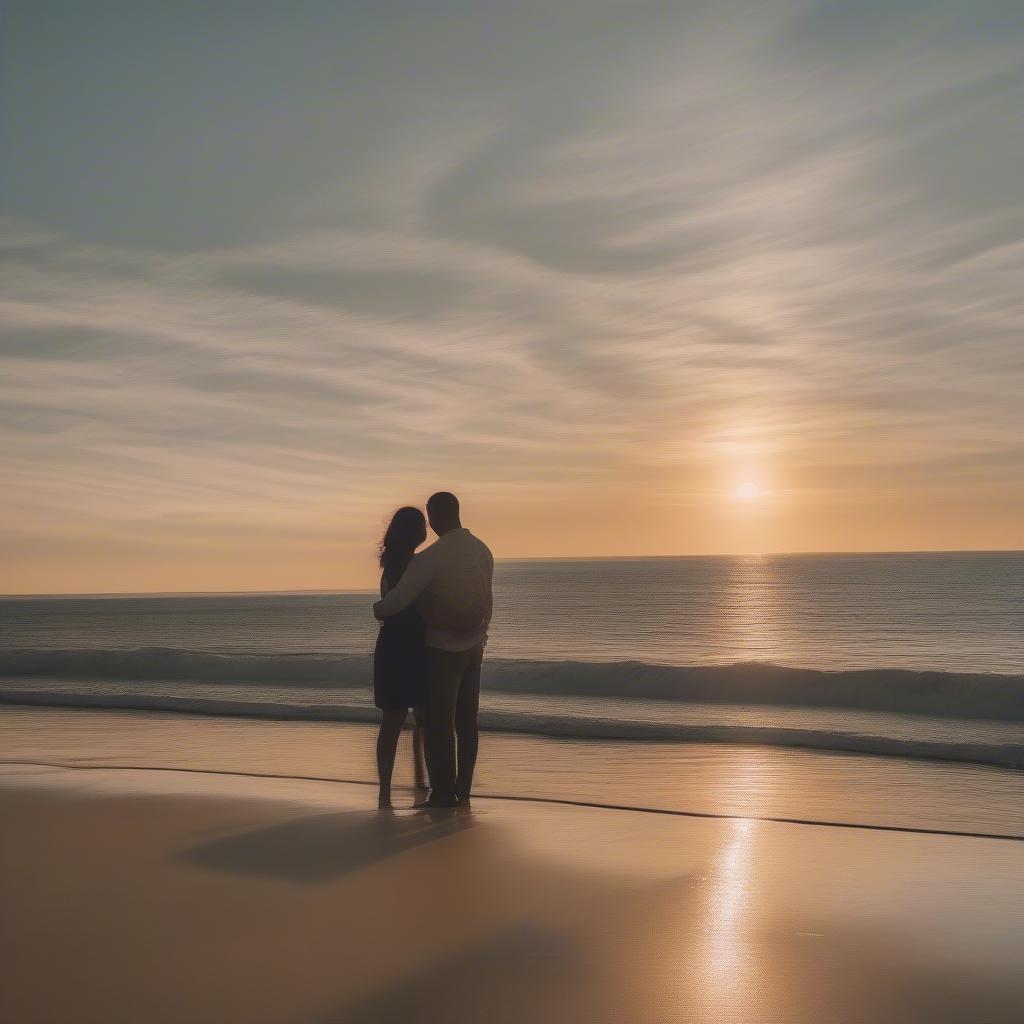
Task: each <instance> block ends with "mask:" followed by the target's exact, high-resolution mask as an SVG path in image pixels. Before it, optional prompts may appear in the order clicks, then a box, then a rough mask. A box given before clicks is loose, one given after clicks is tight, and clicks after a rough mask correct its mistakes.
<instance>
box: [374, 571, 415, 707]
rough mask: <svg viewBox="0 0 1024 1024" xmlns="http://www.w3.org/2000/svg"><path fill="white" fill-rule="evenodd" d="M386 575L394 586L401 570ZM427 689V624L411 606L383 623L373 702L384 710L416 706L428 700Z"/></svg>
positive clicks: (378, 643) (375, 668)
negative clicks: (395, 576)
mask: <svg viewBox="0 0 1024 1024" xmlns="http://www.w3.org/2000/svg"><path fill="white" fill-rule="evenodd" d="M385 579H386V583H387V588H388V590H390V589H392V588H393V587H394V586H395V584H396V583H398V580H399V579H401V573H399V574H398V576H397V578H396V579H394V580H391V579H388V578H387V577H385ZM426 693H427V644H426V638H425V627H424V624H423V620H422V619H421V618H420V616H419V613H418V612H417V611H416V608H415V607H413V606H410V607H408V608H406V609H405V611H404V612H399V613H398V614H397V615H392V616H391V617H390V618H387V619H385V620H384V621H383V622H382V623H381V627H380V633H379V634H378V635H377V646H376V648H374V652H373V702H374V704H376V705H377V707H379V708H380V709H381V710H382V711H393V710H396V709H401V708H415V707H420V706H421V705H422V704H424V703H425V702H426Z"/></svg>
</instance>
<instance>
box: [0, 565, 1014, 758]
mask: <svg viewBox="0 0 1024 1024" xmlns="http://www.w3.org/2000/svg"><path fill="white" fill-rule="evenodd" d="M1022 598H1024V552H980V553H975V552H971V553H967V552H955V553H920V554H843V555H771V556H750V557H700V558H696V557H680V558H645V559H627V558H616V559H571V560H531V561H525V560H524V561H504V562H499V564H498V566H497V568H496V574H495V616H494V622H493V627H492V631H491V637H490V640H489V643H488V648H487V661H486V667H485V675H484V689H485V692H484V695H483V704H482V717H483V723H484V725H485V726H488V727H490V728H494V729H503V730H508V731H514V732H525V733H536V734H548V735H558V736H566V737H574V738H605V739H630V740H642V739H651V740H654V739H658V740H672V739H675V740H681V739H697V740H711V741H725V742H744V743H758V744H772V745H784V746H802V747H814V748H819V749H834V750H847V751H857V752H870V753H876V754H898V755H912V756H924V757H937V758H945V759H956V760H966V761H978V762H985V763H990V764H998V765H1009V766H1022V765H1024V609H1022ZM373 599H374V595H373V594H371V593H369V592H360V593H340V592H339V593H321V592H318V593H268V594H174V595H138V596H106V595H97V596H46V597H8V598H2V599H0V702H5V703H9V704H10V703H19V704H36V705H51V706H66V707H128V708H142V709H152V710H166V711H179V712H202V713H208V714H230V715H245V716H258V717H266V718H291V719H337V720H355V721H371V720H373V719H374V718H375V716H376V712H375V709H374V708H373V707H372V702H371V698H370V692H369V686H370V679H371V672H372V662H371V657H370V653H371V651H372V648H373V641H374V636H375V632H376V623H375V622H374V620H373V617H372V614H371V612H370V605H371V603H372V601H373Z"/></svg>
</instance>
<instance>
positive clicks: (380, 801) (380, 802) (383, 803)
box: [377, 793, 391, 810]
mask: <svg viewBox="0 0 1024 1024" xmlns="http://www.w3.org/2000/svg"><path fill="white" fill-rule="evenodd" d="M377 806H378V807H379V808H380V809H381V810H387V809H390V808H391V794H390V793H381V794H380V796H379V797H377Z"/></svg>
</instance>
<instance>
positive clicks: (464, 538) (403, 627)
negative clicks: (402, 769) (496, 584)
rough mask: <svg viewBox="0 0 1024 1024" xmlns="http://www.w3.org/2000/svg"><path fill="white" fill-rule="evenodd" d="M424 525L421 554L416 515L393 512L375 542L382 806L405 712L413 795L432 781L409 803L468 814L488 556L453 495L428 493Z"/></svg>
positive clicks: (488, 605) (487, 612)
mask: <svg viewBox="0 0 1024 1024" xmlns="http://www.w3.org/2000/svg"><path fill="white" fill-rule="evenodd" d="M427 519H429V521H430V528H431V529H432V530H433V531H434V533H436V534H437V540H436V541H435V542H434V543H433V544H431V545H430V547H427V548H424V549H423V551H421V552H420V553H419V554H416V549H417V548H418V547H419V546H420V545H421V544H422V543H423V542H424V541H425V540H426V539H427V525H426V521H425V520H424V516H423V513H422V512H421V511H420V510H419V509H418V508H412V507H405V508H400V509H399V510H398V511H397V512H395V514H394V516H392V518H391V522H390V524H389V525H388V528H387V530H386V531H385V533H384V539H383V540H382V541H381V545H380V567H381V570H382V575H381V580H380V600H379V601H378V602H377V603H376V604H375V605H374V606H373V614H374V615H375V616H376V618H378V619H379V620H381V628H380V634H379V635H378V637H377V646H376V649H375V651H374V657H373V692H374V703H375V704H376V705H377V707H379V708H380V709H381V711H382V713H383V718H382V720H381V725H380V733H379V734H378V736H377V772H378V775H379V777H380V801H379V803H380V806H381V807H390V806H391V776H392V773H393V771H394V766H395V752H396V750H397V749H398V738H399V736H400V735H401V732H402V728H403V726H404V725H405V720H406V717H407V715H408V713H409V709H410V708H412V709H413V714H414V715H415V720H416V728H415V730H414V732H413V754H414V762H415V766H416V786H417V789H420V790H425V789H426V775H428V774H429V777H430V795H429V797H427V798H426V799H425V800H424V801H423V802H422V803H418V804H416V806H417V807H459V806H462V807H468V806H469V800H470V795H471V791H472V788H473V769H474V767H475V766H476V755H477V746H478V729H477V712H478V710H479V705H480V665H481V662H482V660H483V651H484V644H485V642H486V640H487V627H488V625H489V624H490V621H491V613H492V610H493V601H492V596H491V580H492V577H493V575H494V558H493V556H492V555H491V552H490V550H489V549H488V547H487V545H486V544H484V542H483V541H481V540H479V539H478V538H476V537H474V536H473V534H471V533H470V532H469V530H467V529H466V528H465V527H464V526H463V525H462V522H461V520H460V518H459V501H458V499H457V498H456V497H455V495H454V494H450V493H449V492H448V491H439V492H438V493H437V494H434V495H431V497H430V500H429V501H428V502H427ZM424 755H425V760H426V766H425V767H426V771H424Z"/></svg>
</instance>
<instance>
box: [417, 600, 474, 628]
mask: <svg viewBox="0 0 1024 1024" xmlns="http://www.w3.org/2000/svg"><path fill="white" fill-rule="evenodd" d="M416 611H418V612H419V613H420V616H421V617H422V619H423V621H424V622H425V623H426V624H427V625H428V626H432V627H433V628H434V629H444V630H447V631H450V632H452V633H471V632H472V631H473V630H476V629H479V628H480V624H481V622H482V621H483V610H482V609H481V608H479V607H472V608H468V609H467V608H456V607H455V605H453V604H449V603H448V602H447V601H445V600H444V599H443V598H440V597H438V596H437V594H433V593H431V592H430V591H429V590H427V591H424V592H423V593H422V594H420V596H419V597H418V598H417V599H416Z"/></svg>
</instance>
